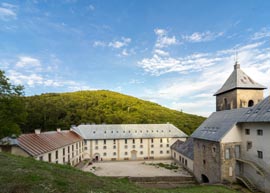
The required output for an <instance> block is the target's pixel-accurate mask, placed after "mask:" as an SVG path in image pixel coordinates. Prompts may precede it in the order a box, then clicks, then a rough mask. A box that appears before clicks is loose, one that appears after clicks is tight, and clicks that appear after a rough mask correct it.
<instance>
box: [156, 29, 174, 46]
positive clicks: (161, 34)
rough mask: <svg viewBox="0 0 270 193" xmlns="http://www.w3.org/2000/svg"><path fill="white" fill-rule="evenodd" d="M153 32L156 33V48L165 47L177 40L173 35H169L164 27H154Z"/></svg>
mask: <svg viewBox="0 0 270 193" xmlns="http://www.w3.org/2000/svg"><path fill="white" fill-rule="evenodd" d="M154 32H155V34H156V35H157V41H156V44H155V47H157V48H165V47H168V46H170V45H175V44H177V40H176V37H175V36H172V37H169V36H168V32H167V31H166V30H164V29H155V30H154Z"/></svg>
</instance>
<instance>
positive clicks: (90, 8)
mask: <svg viewBox="0 0 270 193" xmlns="http://www.w3.org/2000/svg"><path fill="white" fill-rule="evenodd" d="M87 9H88V10H90V11H94V10H95V7H94V5H88V7H87Z"/></svg>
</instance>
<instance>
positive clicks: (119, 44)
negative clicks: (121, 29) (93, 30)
mask: <svg viewBox="0 0 270 193" xmlns="http://www.w3.org/2000/svg"><path fill="white" fill-rule="evenodd" d="M130 42H131V38H126V37H122V38H121V39H120V40H114V41H111V42H108V43H106V42H104V41H94V43H93V46H94V47H112V48H115V49H120V48H123V47H127V46H128V45H129V43H130Z"/></svg>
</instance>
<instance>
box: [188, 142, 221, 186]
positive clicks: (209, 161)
mask: <svg viewBox="0 0 270 193" xmlns="http://www.w3.org/2000/svg"><path fill="white" fill-rule="evenodd" d="M193 168H194V170H193V171H194V175H195V177H196V179H197V180H198V182H206V181H205V180H203V179H202V175H205V176H206V177H207V178H208V180H209V183H219V182H221V173H220V172H221V160H220V145H219V143H218V142H214V141H207V140H201V139H194V161H193Z"/></svg>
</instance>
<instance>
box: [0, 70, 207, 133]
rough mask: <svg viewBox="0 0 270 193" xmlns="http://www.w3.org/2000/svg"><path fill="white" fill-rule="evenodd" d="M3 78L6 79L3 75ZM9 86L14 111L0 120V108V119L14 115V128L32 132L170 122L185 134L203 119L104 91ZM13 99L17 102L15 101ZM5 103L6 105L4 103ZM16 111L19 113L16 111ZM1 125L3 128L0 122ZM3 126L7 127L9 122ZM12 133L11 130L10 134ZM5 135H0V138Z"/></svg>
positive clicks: (191, 130) (190, 131)
mask: <svg viewBox="0 0 270 193" xmlns="http://www.w3.org/2000/svg"><path fill="white" fill-rule="evenodd" d="M2 74H3V73H2ZM2 76H3V75H2ZM3 77H4V79H6V80H8V79H7V78H6V77H5V76H3ZM8 84H10V83H8ZM10 87H11V88H9V89H11V90H12V88H17V87H18V88H17V90H19V91H20V93H17V94H15V95H14V96H13V94H12V97H10V99H12V101H13V103H14V105H13V106H14V110H11V109H10V108H9V109H10V110H11V112H9V113H7V114H6V118H4V119H2V110H1V117H0V119H1V121H5V120H8V119H7V117H13V118H11V119H10V120H11V122H13V123H14V124H15V125H16V129H18V128H20V129H21V130H20V131H21V132H23V133H31V132H33V131H34V130H35V129H37V128H40V129H42V131H50V130H55V129H56V128H62V129H69V128H70V127H71V125H79V124H131V123H133V124H135V123H137V124H140V123H167V122H169V123H172V124H174V125H175V126H176V127H178V128H179V129H181V130H182V131H184V132H185V133H187V134H191V133H192V132H193V131H194V130H195V129H196V128H197V127H198V126H199V125H200V124H201V123H202V122H203V121H204V120H205V118H204V117H201V116H196V115H191V114H187V113H184V112H179V111H175V110H171V109H168V108H165V107H162V106H160V105H158V104H156V103H152V102H149V101H144V100H141V99H138V98H135V97H131V96H127V95H123V94H120V93H117V92H112V91H107V90H98V91H78V92H70V93H47V94H41V95H35V96H29V97H25V96H23V93H22V91H23V87H22V86H14V85H11V84H10ZM1 95H2V91H1ZM16 100H18V101H19V102H20V104H18V103H16V102H15V101H16ZM6 105H8V104H7V103H6ZM12 108H13V107H12ZM1 109H2V107H1ZM18 110H19V111H18ZM17 111H18V112H21V113H19V114H17ZM15 112H16V113H15ZM14 113H15V114H16V116H15V117H17V118H16V119H15V117H14ZM0 127H1V128H0V129H1V130H2V124H1V126H0ZM5 128H9V127H8V124H6V127H5ZM12 128H13V127H12ZM14 128H15V126H14ZM16 131H17V130H16ZM1 133H2V132H1ZM11 133H13V130H11V131H10V133H9V134H11ZM17 133H18V132H16V134H17ZM7 134H8V133H4V134H2V135H1V134H0V137H3V136H4V135H7Z"/></svg>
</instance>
